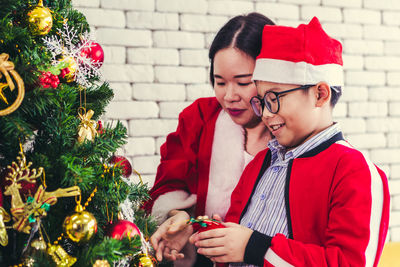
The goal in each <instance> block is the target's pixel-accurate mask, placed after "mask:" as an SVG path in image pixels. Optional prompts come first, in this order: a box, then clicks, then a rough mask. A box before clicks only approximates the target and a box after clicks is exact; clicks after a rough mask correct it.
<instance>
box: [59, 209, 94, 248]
mask: <svg viewBox="0 0 400 267" xmlns="http://www.w3.org/2000/svg"><path fill="white" fill-rule="evenodd" d="M63 228H64V233H65V234H66V235H67V236H68V238H69V239H71V240H72V241H74V242H76V243H85V242H88V241H89V240H90V239H91V238H92V236H93V235H94V234H95V233H96V232H97V221H96V218H95V217H94V216H93V214H91V213H90V212H87V211H82V212H77V213H74V214H72V215H70V216H68V217H67V218H65V220H64V223H63Z"/></svg>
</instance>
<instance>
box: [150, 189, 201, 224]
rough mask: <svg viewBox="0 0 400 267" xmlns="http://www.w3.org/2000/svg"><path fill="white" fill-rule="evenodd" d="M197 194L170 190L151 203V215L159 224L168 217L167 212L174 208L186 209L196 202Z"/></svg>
mask: <svg viewBox="0 0 400 267" xmlns="http://www.w3.org/2000/svg"><path fill="white" fill-rule="evenodd" d="M196 201H197V195H195V194H189V193H188V192H186V191H183V190H178V191H171V192H168V193H165V194H163V195H161V196H159V197H158V198H157V199H156V200H155V201H154V204H153V209H152V210H151V215H153V216H154V217H155V218H156V220H157V222H158V223H159V224H161V223H162V222H164V221H165V220H166V219H167V217H168V212H170V211H171V210H174V209H187V208H190V207H192V206H194V204H196Z"/></svg>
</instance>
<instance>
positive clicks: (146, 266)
mask: <svg viewBox="0 0 400 267" xmlns="http://www.w3.org/2000/svg"><path fill="white" fill-rule="evenodd" d="M131 263H132V264H133V266H134V267H157V261H156V259H155V258H154V257H153V256H151V255H149V254H144V253H140V254H137V255H135V256H134V257H133V259H132V262H131Z"/></svg>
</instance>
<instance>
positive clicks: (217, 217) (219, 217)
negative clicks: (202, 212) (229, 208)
mask: <svg viewBox="0 0 400 267" xmlns="http://www.w3.org/2000/svg"><path fill="white" fill-rule="evenodd" d="M212 218H213V219H214V220H217V221H222V217H221V216H219V215H218V214H213V216H212Z"/></svg>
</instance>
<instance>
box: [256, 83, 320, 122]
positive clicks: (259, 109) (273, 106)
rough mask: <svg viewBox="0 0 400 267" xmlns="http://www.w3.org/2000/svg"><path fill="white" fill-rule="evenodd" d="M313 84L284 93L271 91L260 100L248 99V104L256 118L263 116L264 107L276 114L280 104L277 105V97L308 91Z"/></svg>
mask: <svg viewBox="0 0 400 267" xmlns="http://www.w3.org/2000/svg"><path fill="white" fill-rule="evenodd" d="M313 86H314V84H306V85H302V86H300V87H297V88H293V89H290V90H286V91H282V92H279V93H277V92H273V91H269V92H267V93H266V94H265V95H264V98H263V99H261V98H259V97H258V96H253V97H252V98H251V99H250V104H251V107H252V108H253V110H254V113H255V114H256V115H257V116H258V117H261V116H262V114H263V110H264V106H265V107H267V109H268V111H269V112H271V113H273V114H276V113H278V112H279V108H280V103H279V96H281V95H283V94H287V93H290V92H293V91H297V90H303V89H308V88H310V87H313Z"/></svg>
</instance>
